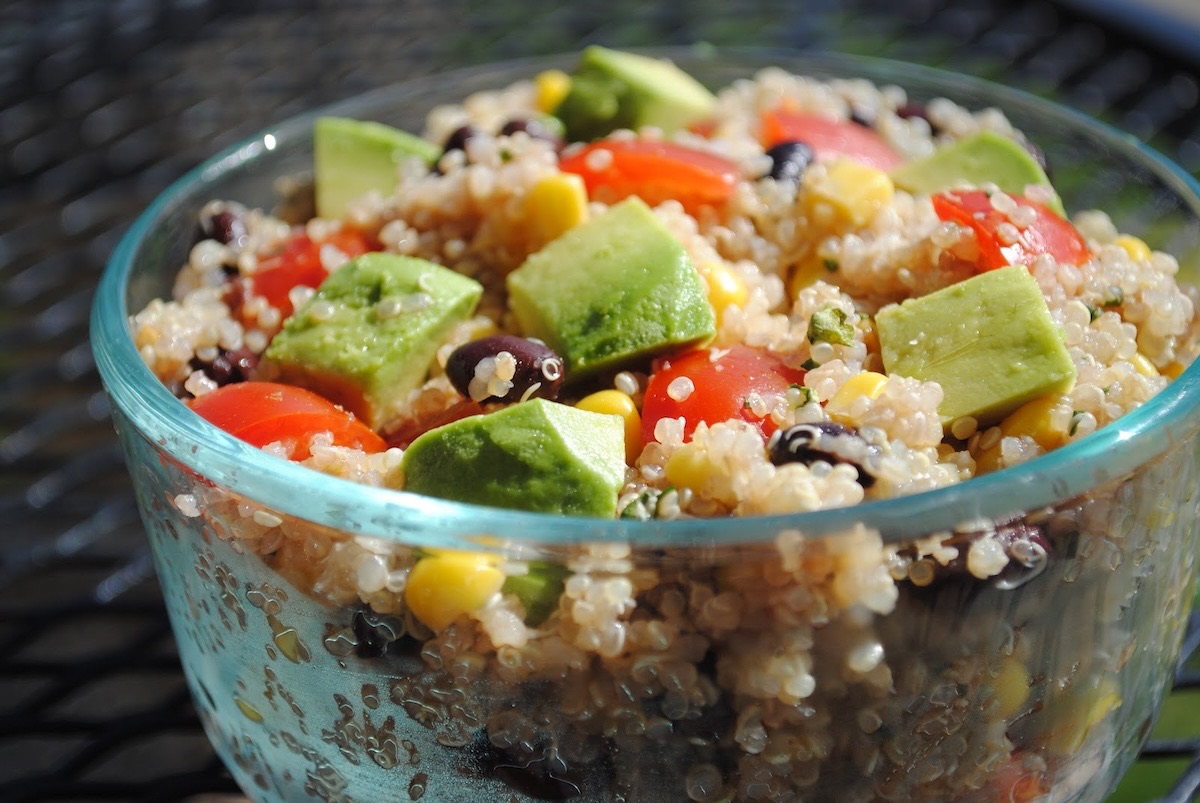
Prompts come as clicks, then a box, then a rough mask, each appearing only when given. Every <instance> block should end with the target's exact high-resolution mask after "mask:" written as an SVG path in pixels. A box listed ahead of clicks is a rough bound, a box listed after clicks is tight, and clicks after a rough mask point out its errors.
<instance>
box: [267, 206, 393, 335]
mask: <svg viewBox="0 0 1200 803" xmlns="http://www.w3.org/2000/svg"><path fill="white" fill-rule="evenodd" d="M326 242H328V243H329V244H331V245H334V246H336V247H337V248H338V249H339V250H340V251H341V252H342V253H344V254H345V255H346V256H348V257H351V258H353V257H356V256H360V255H362V254H365V253H366V252H368V251H374V250H377V249H378V245H377V244H375V243H373V242H371V240H370V239H369V238H368V237H367V236H366V235H365V234H363V233H362V232H360V231H358V230H356V229H352V228H342V229H341V230H339V231H338V232H336V233H335V234H334V235H333V236H331V237H330V238H329V239H328V240H327V241H326ZM327 275H328V274H327V273H326V271H325V268H324V266H323V265H322V264H321V243H317V242H314V241H313V240H312V239H310V238H309V236H308V235H307V234H305V233H304V232H303V231H301V232H299V233H297V234H296V235H295V236H293V237H292V239H290V240H288V241H287V243H285V244H284V246H283V250H282V251H280V252H279V253H278V254H275V255H273V256H269V257H265V258H263V259H261V260H259V263H258V270H257V271H256V272H255V273H254V276H253V277H252V278H251V279H250V284H251V287H252V289H253V291H254V293H255V295H260V296H262V297H263V298H265V299H267V301H269V302H270V303H271V306H272V307H275V308H276V309H278V310H279V311H280V313H281V314H282V315H283V317H285V318H286V317H287V316H289V315H291V314H292V302H291V300H290V299H289V298H288V293H289V292H290V291H291V289H292V288H293V287H299V286H304V287H312V288H316V287H319V286H320V285H321V282H323V281H324V280H325V277H326V276H327Z"/></svg>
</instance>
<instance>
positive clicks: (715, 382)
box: [642, 346, 805, 443]
mask: <svg viewBox="0 0 1200 803" xmlns="http://www.w3.org/2000/svg"><path fill="white" fill-rule="evenodd" d="M804 374H805V371H804V370H802V369H799V368H791V367H789V366H788V365H787V364H785V363H784V362H783V360H781V359H780V358H779V357H776V356H775V355H773V354H769V353H768V352H765V351H760V350H758V349H754V348H750V347H749V346H734V347H733V348H731V349H728V350H716V349H697V350H695V351H687V352H684V353H683V354H679V355H676V356H674V357H669V358H667V359H664V360H662V361H661V362H660V364H659V365H658V366H657V367H656V368H655V370H654V372H653V373H652V374H651V375H650V382H649V383H648V384H647V386H646V395H645V400H644V401H643V403H642V440H643V442H645V443H650V442H652V441H654V440H655V437H654V425H655V424H657V423H658V421H659V419H661V418H679V417H682V418H683V420H684V427H683V431H684V439H685V440H687V439H690V438H691V436H692V433H693V432H694V431H695V429H696V426H697V425H698V424H699V423H700V422H701V421H703V422H704V423H706V424H709V425H710V426H711V425H712V424H716V423H717V422H719V421H728V420H730V419H734V418H740V419H741V420H743V421H749V422H750V423H752V424H754V425H755V426H757V427H758V429H759V430H760V431H761V432H762V433H763V435H764V436H769V435H770V434H771V433H772V432H774V431H775V429H776V426H775V423H774V422H773V421H772V420H771V418H770V417H769V416H768V417H766V418H760V417H758V416H756V415H755V414H754V413H753V412H752V411H751V410H750V408H749V406H748V405H747V403H746V399H747V397H748V396H749V395H750V394H751V393H759V394H763V395H767V394H780V393H786V392H787V390H788V388H789V387H791V386H792V385H794V384H800V383H802V382H803V381H804ZM683 377H686V378H688V379H690V380H691V381H692V385H693V390H692V392H691V393H690V394H689V395H687V397H686V398H683V399H673V398H671V395H670V394H671V391H670V386H671V383H672V382H674V381H675V380H676V379H680V378H683Z"/></svg>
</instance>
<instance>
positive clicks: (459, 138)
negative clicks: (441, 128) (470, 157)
mask: <svg viewBox="0 0 1200 803" xmlns="http://www.w3.org/2000/svg"><path fill="white" fill-rule="evenodd" d="M479 134H480V131H479V129H478V128H476V127H475V126H472V125H464V126H461V127H460V128H456V129H454V130H453V131H451V132H450V136H448V137H446V142H445V144H444V145H442V153H443V154H446V153H449V152H450V151H465V150H466V149H467V143H468V142H470V141H471V139H472V138H474V137H477V136H479Z"/></svg>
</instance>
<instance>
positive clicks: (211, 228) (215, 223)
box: [200, 201, 249, 246]
mask: <svg viewBox="0 0 1200 803" xmlns="http://www.w3.org/2000/svg"><path fill="white" fill-rule="evenodd" d="M245 215H246V208H245V207H243V206H242V205H241V204H236V203H226V202H224V201H213V202H212V203H209V204H207V205H205V207H204V209H202V210H200V235H201V237H203V238H204V239H206V240H216V241H217V242H219V243H221V244H222V245H235V246H236V245H241V244H242V243H243V242H244V241H245V239H246V237H247V236H248V234H249V232H248V231H247V230H246V220H245Z"/></svg>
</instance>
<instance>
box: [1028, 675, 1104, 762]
mask: <svg viewBox="0 0 1200 803" xmlns="http://www.w3.org/2000/svg"><path fill="white" fill-rule="evenodd" d="M1067 695H1068V696H1067V697H1066V698H1065V699H1060V700H1058V701H1057V702H1056V703H1055V704H1053V705H1051V706H1050V707H1049V708H1048V709H1047V710H1046V712H1045V716H1046V717H1047V718H1048V720H1049V721H1051V722H1055V723H1056V724H1057V727H1054V728H1052V729H1051V731H1050V733H1049V734H1048V738H1047V739H1046V742H1045V743H1046V746H1047V747H1049V748H1050V749H1051V750H1054V751H1055V752H1057V753H1060V754H1062V755H1075V754H1077V753H1078V752H1079V750H1080V749H1081V748H1082V747H1083V745H1084V743H1085V742H1086V741H1087V737H1088V735H1089V734H1090V733H1091V731H1092V728H1094V727H1096V726H1097V725H1099V724H1100V723H1101V722H1103V721H1104V720H1105V719H1106V718H1107V717H1108V715H1109V714H1111V713H1112V712H1113V711H1115V710H1117V709H1118V708H1120V706H1121V695H1120V692H1119V691H1118V690H1117V684H1116V682H1115V681H1114V680H1112V678H1109V677H1103V678H1100V679H1099V680H1097V681H1095V683H1094V684H1093V685H1091V686H1090V687H1084V688H1074V689H1072V690H1071V691H1069V692H1068V693H1067Z"/></svg>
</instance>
